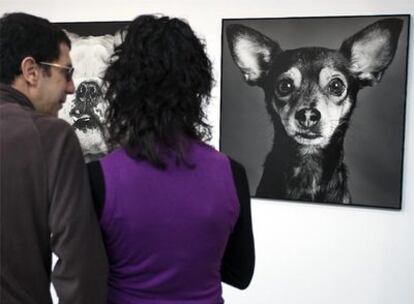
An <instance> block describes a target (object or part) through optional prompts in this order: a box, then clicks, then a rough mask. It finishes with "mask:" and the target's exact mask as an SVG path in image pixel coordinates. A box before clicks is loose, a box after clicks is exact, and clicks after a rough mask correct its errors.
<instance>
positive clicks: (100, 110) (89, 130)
mask: <svg viewBox="0 0 414 304" xmlns="http://www.w3.org/2000/svg"><path fill="white" fill-rule="evenodd" d="M128 23H129V22H78V23H58V24H57V25H59V26H60V27H61V28H63V29H64V30H65V31H66V32H67V34H68V36H69V39H70V40H71V44H72V48H71V51H70V55H71V58H72V64H73V66H74V68H75V70H74V73H73V82H74V84H75V93H74V94H72V95H68V96H67V98H66V102H65V103H64V105H63V108H62V109H61V110H60V111H59V117H60V118H62V119H64V120H66V121H67V122H69V123H70V124H71V125H72V126H73V128H74V129H75V132H76V134H77V136H78V138H79V141H80V144H81V147H82V150H83V154H84V156H85V160H86V161H87V162H89V161H92V160H95V159H98V158H100V157H102V156H103V155H105V154H106V153H107V152H108V145H107V143H106V142H105V136H104V134H105V132H106V129H105V125H104V124H103V121H104V114H105V110H106V107H107V103H106V101H105V100H104V98H103V93H104V92H103V91H102V76H103V72H104V71H105V69H106V67H107V65H108V62H109V59H110V56H111V55H112V54H113V51H114V47H115V46H116V45H117V44H119V43H120V42H121V39H122V35H124V34H125V30H124V29H125V28H126V26H127V25H128Z"/></svg>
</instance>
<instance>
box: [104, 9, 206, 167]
mask: <svg viewBox="0 0 414 304" xmlns="http://www.w3.org/2000/svg"><path fill="white" fill-rule="evenodd" d="M104 84H105V88H106V98H107V100H108V101H109V107H108V111H107V123H108V128H109V130H108V131H109V142H110V143H111V144H112V146H116V145H121V146H123V147H125V148H126V150H127V152H128V154H129V155H130V156H131V157H134V158H138V159H145V160H147V161H149V162H150V163H151V164H153V165H154V166H156V167H158V168H161V169H164V168H165V162H164V160H163V155H164V152H169V153H170V152H173V153H174V154H175V155H176V156H177V160H178V161H179V162H183V163H184V164H187V165H188V164H189V163H188V162H187V161H186V153H187V143H188V138H192V139H197V140H206V139H207V140H208V139H210V136H211V130H210V128H211V127H210V126H209V125H208V124H207V123H206V122H205V113H204V111H203V107H204V106H205V104H207V103H208V101H209V98H210V92H211V88H212V85H213V76H212V68H211V62H210V60H209V58H208V57H207V55H206V51H205V45H204V43H203V42H202V41H200V39H198V38H197V36H196V35H195V34H194V32H193V31H192V29H191V28H190V26H189V25H188V24H187V23H186V22H184V21H182V20H180V19H177V18H169V17H156V16H153V15H143V16H139V17H137V18H136V19H135V20H133V21H132V23H131V24H130V26H129V27H128V31H127V34H126V37H125V39H124V41H123V42H122V44H121V45H119V46H118V47H116V48H115V52H114V54H113V57H112V63H111V64H110V66H109V67H108V69H107V70H106V73H105V76H104Z"/></svg>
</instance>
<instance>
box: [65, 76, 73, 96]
mask: <svg viewBox="0 0 414 304" xmlns="http://www.w3.org/2000/svg"><path fill="white" fill-rule="evenodd" d="M65 92H66V94H73V93H75V84H74V83H73V79H71V80H70V81H68V83H67V84H66V90H65Z"/></svg>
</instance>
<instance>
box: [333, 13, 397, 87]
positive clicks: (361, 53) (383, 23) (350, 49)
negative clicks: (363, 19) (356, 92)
mask: <svg viewBox="0 0 414 304" xmlns="http://www.w3.org/2000/svg"><path fill="white" fill-rule="evenodd" d="M402 24H403V21H402V20H400V19H382V20H380V21H378V22H375V23H373V24H371V25H369V26H367V27H366V28H364V29H362V30H361V31H359V32H358V33H356V34H355V35H353V36H352V37H350V38H348V39H347V40H345V41H344V42H343V43H342V46H341V47H340V51H341V52H342V54H344V55H345V57H347V58H348V59H349V60H350V63H351V65H350V71H351V72H352V73H353V74H354V75H356V77H357V78H358V79H359V81H360V85H361V86H364V85H374V84H376V83H378V82H379V81H380V80H381V78H382V76H383V74H384V71H385V70H386V68H387V67H388V66H389V65H390V63H391V61H392V59H393V58H394V55H395V51H396V49H397V44H398V38H399V35H400V32H401V28H402Z"/></svg>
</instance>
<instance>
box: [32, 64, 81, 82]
mask: <svg viewBox="0 0 414 304" xmlns="http://www.w3.org/2000/svg"><path fill="white" fill-rule="evenodd" d="M39 64H41V65H47V66H51V67H55V68H58V69H62V70H65V77H66V80H67V81H71V80H72V76H73V72H74V71H75V68H74V67H69V66H65V65H61V64H58V63H52V62H45V61H40V62H39Z"/></svg>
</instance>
